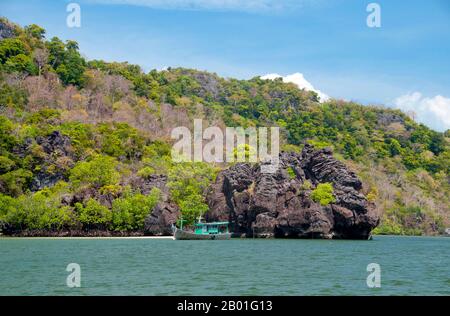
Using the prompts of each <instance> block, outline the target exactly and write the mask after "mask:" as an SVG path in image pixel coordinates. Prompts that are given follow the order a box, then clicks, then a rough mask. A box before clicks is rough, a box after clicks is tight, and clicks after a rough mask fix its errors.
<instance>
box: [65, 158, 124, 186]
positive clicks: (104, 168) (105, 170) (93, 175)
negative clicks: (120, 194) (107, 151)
mask: <svg viewBox="0 0 450 316" xmlns="http://www.w3.org/2000/svg"><path fill="white" fill-rule="evenodd" d="M116 167H117V161H116V160H115V159H114V158H112V157H109V156H101V155H98V156H95V157H94V158H92V159H91V160H90V161H81V162H78V163H77V164H76V165H75V167H74V168H73V169H72V170H71V172H70V177H69V179H70V181H71V182H72V185H73V186H74V187H75V188H81V187H92V188H95V189H100V188H101V187H103V186H106V185H114V184H117V182H118V181H119V179H120V173H119V172H118V171H117V170H116Z"/></svg>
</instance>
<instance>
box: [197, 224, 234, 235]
mask: <svg viewBox="0 0 450 316" xmlns="http://www.w3.org/2000/svg"><path fill="white" fill-rule="evenodd" d="M224 233H225V234H226V233H228V222H213V223H200V222H199V223H196V224H195V234H196V235H212V234H224Z"/></svg>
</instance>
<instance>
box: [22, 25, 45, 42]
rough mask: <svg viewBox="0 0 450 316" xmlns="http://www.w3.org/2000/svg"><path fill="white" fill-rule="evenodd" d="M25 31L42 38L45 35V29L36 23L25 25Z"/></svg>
mask: <svg viewBox="0 0 450 316" xmlns="http://www.w3.org/2000/svg"><path fill="white" fill-rule="evenodd" d="M25 32H26V33H27V35H28V36H31V37H33V38H35V39H38V40H41V39H43V38H44V37H45V29H43V28H42V27H40V26H39V25H36V24H31V25H28V26H25Z"/></svg>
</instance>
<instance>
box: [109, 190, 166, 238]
mask: <svg viewBox="0 0 450 316" xmlns="http://www.w3.org/2000/svg"><path fill="white" fill-rule="evenodd" d="M160 196H161V191H160V190H159V189H157V188H153V189H152V190H151V191H150V194H149V195H147V196H145V195H143V194H140V193H133V192H128V193H125V194H124V196H123V197H120V198H118V199H115V200H114V201H113V204H112V227H113V229H114V230H117V231H126V230H137V229H142V228H143V227H144V221H145V218H146V217H147V216H148V215H149V214H150V213H151V211H152V210H153V208H154V207H155V206H156V204H157V203H158V201H159V200H160Z"/></svg>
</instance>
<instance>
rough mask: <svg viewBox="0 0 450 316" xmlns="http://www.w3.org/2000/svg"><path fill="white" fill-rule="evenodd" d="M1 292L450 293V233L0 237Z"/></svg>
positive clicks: (190, 293)
mask: <svg viewBox="0 0 450 316" xmlns="http://www.w3.org/2000/svg"><path fill="white" fill-rule="evenodd" d="M0 271H1V274H0V295H38V296H41V295H207V296H227V295H238V296H247V295H248V296H250V295H258V296H259V295H263V296H265V295H450V238H448V237H402V236H374V238H373V240H318V239H231V240H197V241H189V240H186V241H182V240H173V239H164V238H155V239H153V238H8V237H2V238H0Z"/></svg>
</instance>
